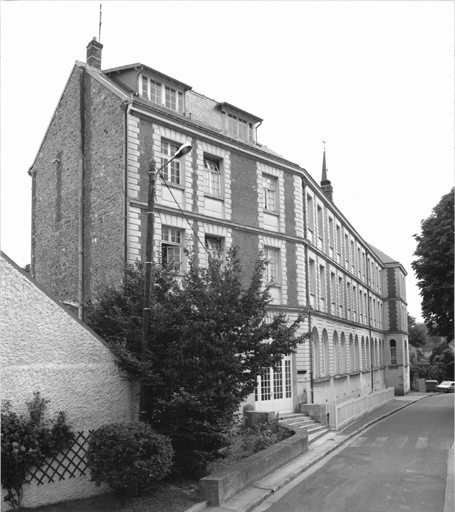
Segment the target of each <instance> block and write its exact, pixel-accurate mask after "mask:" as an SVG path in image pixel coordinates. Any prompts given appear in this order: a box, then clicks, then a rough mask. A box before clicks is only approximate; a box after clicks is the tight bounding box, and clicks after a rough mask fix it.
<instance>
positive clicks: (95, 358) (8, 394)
mask: <svg viewBox="0 0 455 512" xmlns="http://www.w3.org/2000/svg"><path fill="white" fill-rule="evenodd" d="M0 264H1V268H0V270H1V276H2V294H1V302H0V330H1V332H2V343H1V360H2V372H1V380H0V382H1V398H2V400H9V401H10V402H11V404H12V406H13V410H14V411H16V412H18V413H25V412H26V410H27V409H26V402H28V401H30V400H31V399H32V398H33V393H34V392H36V391H39V392H40V393H41V396H42V397H43V398H46V399H49V400H50V401H51V402H50V404H49V406H48V412H49V413H50V414H53V413H55V412H57V411H61V410H62V411H65V412H66V414H67V422H68V424H69V425H71V426H72V427H73V429H74V432H75V433H76V435H77V436H78V437H79V441H80V444H81V445H84V444H85V445H86V443H85V441H84V439H86V438H87V437H88V435H89V432H90V431H91V430H93V429H96V428H98V427H100V426H101V425H104V424H107V423H113V422H128V421H133V420H135V419H137V417H138V406H137V389H135V388H134V386H133V385H131V384H130V383H128V382H126V381H125V380H123V379H122V376H121V375H120V373H119V370H118V368H117V366H116V364H115V358H114V356H113V354H112V352H111V351H110V349H109V348H108V346H107V345H106V343H105V342H104V341H103V340H102V339H101V338H100V337H99V336H97V335H96V334H95V333H94V332H93V331H91V330H90V329H89V328H88V327H87V326H86V325H84V324H83V323H82V322H80V321H79V320H78V319H77V318H76V317H75V316H74V315H73V314H72V313H69V312H68V311H67V310H66V309H65V308H64V307H63V306H62V305H60V303H58V302H57V301H56V300H55V299H53V298H52V297H51V296H50V295H49V294H48V293H47V292H46V291H45V290H44V289H42V288H41V287H40V286H38V285H37V284H36V282H35V281H34V280H33V279H31V278H30V277H29V275H28V274H26V273H25V272H23V271H22V270H21V269H19V268H18V267H17V266H16V265H15V264H14V263H13V262H12V261H11V260H10V259H9V258H7V257H6V256H5V255H2V256H1V258H0ZM75 450H76V451H77V452H78V453H79V455H78V457H81V458H83V457H84V446H82V447H76V448H75ZM65 464H66V462H65V463H64V465H65ZM68 464H69V462H68ZM82 467H83V468H84V467H85V463H82ZM48 469H49V470H48V473H49V474H50V473H51V472H52V468H48ZM73 470H74V468H73V467H71V469H70V471H73ZM73 472H74V471H73ZM38 480H41V481H42V485H38ZM101 492H105V489H103V488H99V487H95V485H94V484H93V483H91V482H90V481H89V472H88V471H85V475H84V474H81V472H80V471H76V472H75V475H74V478H69V473H68V472H66V473H65V474H64V479H63V480H59V479H58V478H54V482H51V483H50V482H49V478H47V477H45V476H43V475H42V474H41V473H39V474H38V475H37V477H36V478H32V479H31V483H30V484H26V485H24V498H23V506H24V507H37V506H40V505H45V504H50V503H58V502H61V501H65V500H70V499H77V498H83V497H88V496H92V495H95V494H99V493H101ZM3 496H4V491H3V489H2V499H3ZM2 510H8V507H7V504H6V503H3V502H2Z"/></svg>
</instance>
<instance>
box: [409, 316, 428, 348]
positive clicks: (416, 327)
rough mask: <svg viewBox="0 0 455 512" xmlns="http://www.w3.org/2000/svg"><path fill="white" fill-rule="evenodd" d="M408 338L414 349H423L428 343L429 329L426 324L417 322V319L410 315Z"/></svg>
mask: <svg viewBox="0 0 455 512" xmlns="http://www.w3.org/2000/svg"><path fill="white" fill-rule="evenodd" d="M408 338H409V344H410V345H412V346H413V347H419V348H421V347H423V346H424V345H425V344H426V343H427V342H428V334H427V327H426V325H425V324H424V323H421V322H416V319H415V317H413V316H411V315H410V314H409V313H408Z"/></svg>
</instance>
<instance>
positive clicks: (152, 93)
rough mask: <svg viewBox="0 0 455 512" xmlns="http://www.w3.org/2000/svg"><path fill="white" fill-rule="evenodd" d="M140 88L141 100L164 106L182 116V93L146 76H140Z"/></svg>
mask: <svg viewBox="0 0 455 512" xmlns="http://www.w3.org/2000/svg"><path fill="white" fill-rule="evenodd" d="M141 86H142V91H141V96H142V98H144V99H146V100H149V101H152V102H153V103H156V104H157V105H164V106H165V107H167V108H169V109H171V110H174V111H175V112H180V113H181V114H183V92H182V91H178V90H177V89H174V88H172V87H170V86H169V85H164V84H162V83H161V82H158V81H157V80H154V79H152V78H148V77H146V76H142V80H141Z"/></svg>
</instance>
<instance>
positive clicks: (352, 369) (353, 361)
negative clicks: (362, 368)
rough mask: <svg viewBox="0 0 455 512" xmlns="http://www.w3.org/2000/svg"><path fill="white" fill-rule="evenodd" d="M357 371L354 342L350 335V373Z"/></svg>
mask: <svg viewBox="0 0 455 512" xmlns="http://www.w3.org/2000/svg"><path fill="white" fill-rule="evenodd" d="M354 369H355V352H354V340H353V339H352V334H350V335H349V371H350V372H353V371H354Z"/></svg>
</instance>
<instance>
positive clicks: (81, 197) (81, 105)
mask: <svg viewBox="0 0 455 512" xmlns="http://www.w3.org/2000/svg"><path fill="white" fill-rule="evenodd" d="M79 119H80V126H81V144H80V150H79V230H78V231H79V233H78V247H77V252H78V286H77V295H78V297H77V300H78V306H77V314H78V317H79V319H80V320H83V302H84V178H85V168H84V167H85V70H84V69H83V68H81V70H80V74H79Z"/></svg>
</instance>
